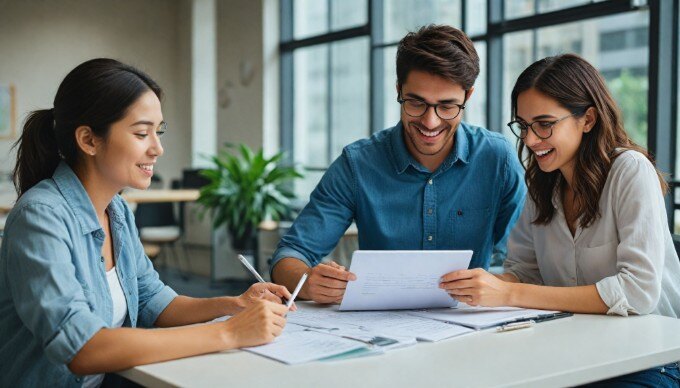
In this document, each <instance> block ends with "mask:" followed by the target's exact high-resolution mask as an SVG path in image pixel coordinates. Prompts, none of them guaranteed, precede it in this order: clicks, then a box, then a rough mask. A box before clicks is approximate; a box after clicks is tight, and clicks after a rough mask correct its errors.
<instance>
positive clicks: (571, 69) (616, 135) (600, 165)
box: [511, 54, 668, 228]
mask: <svg viewBox="0 0 680 388" xmlns="http://www.w3.org/2000/svg"><path fill="white" fill-rule="evenodd" d="M531 88H533V89H536V90H537V91H539V92H541V93H543V94H545V95H546V96H549V97H551V98H553V99H555V100H556V101H557V102H558V103H559V104H560V105H561V106H563V107H564V108H565V109H567V110H569V111H570V112H571V113H572V114H574V115H575V116H576V117H582V116H583V115H584V114H585V112H586V111H587V110H588V108H591V107H592V108H594V109H595V111H596V112H597V118H596V122H595V125H594V126H593V128H592V129H591V130H590V131H589V132H587V133H584V134H583V139H582V140H581V144H580V146H579V148H578V151H577V155H576V162H575V166H574V178H573V182H572V190H573V191H574V198H575V204H576V209H577V212H576V213H577V215H578V216H579V217H581V222H580V224H581V227H582V228H585V227H588V226H590V225H591V224H592V223H593V221H595V220H596V219H597V218H598V217H600V208H599V200H600V196H601V195H602V190H604V185H605V183H606V181H607V176H608V175H609V171H610V169H611V166H612V163H614V160H615V159H616V157H617V156H618V155H620V154H621V153H622V152H624V151H626V150H635V151H637V152H640V153H642V154H643V155H645V156H646V157H647V159H649V161H650V162H652V164H654V160H653V158H652V157H651V156H650V155H649V153H648V152H647V150H645V149H644V148H642V147H640V146H639V145H637V144H635V143H634V142H633V141H632V140H631V139H630V137H628V134H626V131H625V130H624V128H623V119H622V117H621V112H620V110H619V107H618V106H617V104H616V102H615V101H614V99H613V98H612V96H611V94H610V93H609V90H608V89H607V86H606V84H605V81H604V79H603V78H602V76H601V75H600V73H599V72H598V71H597V70H596V69H595V68H594V67H593V66H592V65H591V64H590V63H588V62H587V61H586V60H585V59H583V58H581V57H580V56H578V55H575V54H563V55H559V56H554V57H547V58H543V59H541V60H539V61H537V62H534V63H533V64H532V65H531V66H529V67H528V68H527V69H526V70H524V71H523V72H522V74H520V76H519V78H517V82H516V83H515V87H514V88H513V90H512V96H511V98H512V116H513V118H515V117H516V116H517V98H518V96H519V95H520V94H521V93H522V92H524V91H526V90H529V89H531ZM525 150H526V146H525V145H524V142H522V141H520V142H519V148H518V151H517V154H518V156H519V158H520V160H521V161H522V162H523V163H522V164H523V165H524V168H525V169H526V174H525V177H524V179H525V181H526V184H527V188H528V190H529V195H530V196H531V199H532V200H533V201H534V203H535V204H536V208H537V211H538V214H537V215H536V219H535V220H533V223H535V224H547V223H549V222H550V221H551V220H552V218H553V215H554V213H555V209H554V207H553V204H552V198H553V195H554V193H555V191H556V190H560V189H562V185H563V184H564V183H563V182H564V180H563V179H562V178H561V173H560V171H559V170H555V171H553V172H548V173H546V172H543V171H541V169H540V168H539V167H538V163H537V162H536V157H535V155H534V154H533V153H532V152H526V153H525ZM657 174H658V177H659V183H660V185H661V190H662V191H663V192H664V193H665V192H666V191H667V190H668V184H667V183H666V181H665V180H664V178H663V175H662V174H661V172H659V170H657Z"/></svg>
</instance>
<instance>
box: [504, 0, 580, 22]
mask: <svg viewBox="0 0 680 388" xmlns="http://www.w3.org/2000/svg"><path fill="white" fill-rule="evenodd" d="M592 2H593V1H592V0H506V1H505V2H504V3H503V4H504V6H505V8H504V10H503V12H504V14H505V18H506V19H517V18H521V17H526V16H531V15H535V14H536V13H546V12H553V11H559V10H561V9H565V8H572V7H577V6H579V5H584V4H589V3H592Z"/></svg>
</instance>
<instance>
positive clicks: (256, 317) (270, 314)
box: [224, 283, 288, 348]
mask: <svg viewBox="0 0 680 388" xmlns="http://www.w3.org/2000/svg"><path fill="white" fill-rule="evenodd" d="M261 284H264V283H261ZM251 288H252V287H251ZM287 312H288V308H287V307H286V305H284V304H281V303H280V302H279V303H276V302H270V301H268V300H264V299H257V300H254V301H252V302H251V303H250V304H249V305H248V307H246V308H245V310H243V311H242V312H240V313H238V314H236V315H234V316H233V317H231V318H229V319H228V320H227V321H226V322H224V325H225V331H226V342H227V344H228V348H242V347H249V346H257V345H264V344H266V343H269V342H272V341H273V340H274V338H276V337H278V336H279V335H280V334H281V332H282V331H283V328H284V326H286V318H285V316H286V313H287Z"/></svg>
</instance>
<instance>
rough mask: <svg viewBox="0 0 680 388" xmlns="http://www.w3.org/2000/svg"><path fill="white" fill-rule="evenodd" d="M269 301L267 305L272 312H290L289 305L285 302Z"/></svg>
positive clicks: (280, 313) (281, 314) (279, 313)
mask: <svg viewBox="0 0 680 388" xmlns="http://www.w3.org/2000/svg"><path fill="white" fill-rule="evenodd" d="M267 303H268V305H267V307H268V308H269V310H271V312H273V313H274V314H276V315H279V316H284V315H285V314H286V313H287V312H288V307H287V306H286V305H285V304H281V303H273V302H267Z"/></svg>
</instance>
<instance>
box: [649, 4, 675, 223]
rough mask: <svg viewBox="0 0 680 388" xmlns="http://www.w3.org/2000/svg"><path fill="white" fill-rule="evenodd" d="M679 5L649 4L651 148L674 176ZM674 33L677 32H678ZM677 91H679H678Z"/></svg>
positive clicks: (668, 200)
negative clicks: (676, 39)
mask: <svg viewBox="0 0 680 388" xmlns="http://www.w3.org/2000/svg"><path fill="white" fill-rule="evenodd" d="M677 12H678V10H677V1H668V0H650V1H649V17H650V21H649V70H648V74H649V75H648V77H649V78H648V79H649V91H648V93H649V103H648V106H649V110H648V112H647V113H648V126H647V128H648V131H647V147H648V149H649V151H650V152H651V153H652V155H654V157H655V159H656V165H657V167H658V168H659V169H660V170H661V171H665V172H672V171H673V170H674V169H673V167H674V166H673V154H674V148H675V143H674V142H673V135H672V132H674V131H675V130H676V129H675V124H676V123H675V117H674V116H675V114H674V111H675V109H676V107H677V105H676V103H677V100H676V96H675V93H674V86H673V85H675V84H676V83H677V64H676V61H677V60H676V57H677V41H675V40H674V36H677V26H676V25H675V23H674V20H675V19H676V18H677V16H676V14H677ZM674 29H675V30H676V31H674ZM675 89H677V87H675ZM673 197H674V196H673V192H672V191H670V192H669V194H667V195H666V197H665V201H666V213H667V216H668V221H669V224H670V225H669V226H670V227H671V228H673V215H674V212H673V205H672V204H673Z"/></svg>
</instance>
